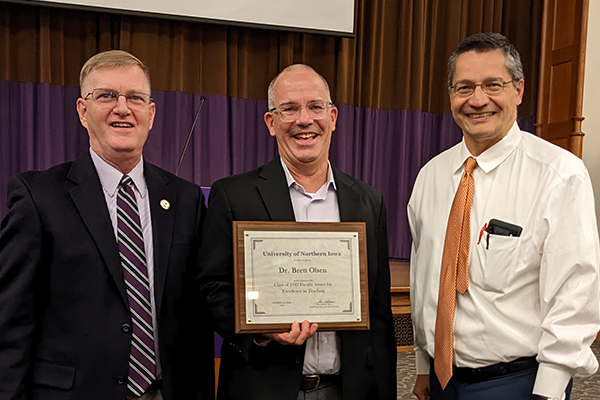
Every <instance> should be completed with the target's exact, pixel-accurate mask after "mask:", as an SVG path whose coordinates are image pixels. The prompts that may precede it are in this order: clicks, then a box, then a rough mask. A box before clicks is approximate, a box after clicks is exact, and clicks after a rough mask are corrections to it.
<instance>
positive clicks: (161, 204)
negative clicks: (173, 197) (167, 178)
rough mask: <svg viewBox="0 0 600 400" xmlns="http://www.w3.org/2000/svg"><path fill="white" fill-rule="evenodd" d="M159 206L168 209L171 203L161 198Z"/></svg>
mask: <svg viewBox="0 0 600 400" xmlns="http://www.w3.org/2000/svg"><path fill="white" fill-rule="evenodd" d="M160 206H161V207H162V208H163V209H164V210H168V209H169V208H171V203H169V201H168V200H165V199H162V200H161V201H160Z"/></svg>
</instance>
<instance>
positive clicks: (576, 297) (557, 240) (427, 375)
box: [408, 33, 600, 400]
mask: <svg viewBox="0 0 600 400" xmlns="http://www.w3.org/2000/svg"><path fill="white" fill-rule="evenodd" d="M448 87H449V95H450V103H451V109H452V114H453V116H454V119H455V121H456V123H457V124H458V125H459V126H460V127H461V129H462V131H463V140H462V142H461V143H459V144H457V145H456V146H454V147H452V148H451V149H449V150H447V151H445V152H443V153H442V154H440V155H438V156H437V157H435V158H434V159H432V160H431V161H430V162H429V163H428V164H427V165H425V167H423V169H422V170H421V171H420V173H419V175H418V177H417V180H416V182H415V186H414V188H413V193H412V196H411V199H410V201H409V204H408V218H409V222H410V227H411V233H412V237H413V248H412V254H411V281H410V287H411V304H412V318H413V322H414V326H415V350H416V359H417V374H418V377H417V381H416V384H415V387H414V394H415V395H416V396H417V398H419V399H420V400H424V399H429V398H431V399H432V400H439V399H443V400H446V399H461V400H462V399H465V400H471V399H486V400H493V399H511V400H529V399H564V398H567V399H568V397H569V394H570V390H571V383H570V382H571V378H572V377H573V376H588V375H591V374H593V373H594V372H595V371H596V370H597V368H598V362H597V360H596V358H595V357H594V354H593V353H592V351H591V349H590V345H591V343H592V341H593V340H594V338H595V337H596V334H597V333H598V330H599V328H600V324H599V322H600V317H599V286H598V261H599V250H598V231H597V225H596V216H595V212H594V199H593V194H592V187H591V184H590V178H589V176H588V173H587V170H586V168H585V166H584V165H583V162H582V161H581V160H580V159H578V158H577V157H575V156H574V155H572V154H571V153H569V152H567V151H565V150H563V149H561V148H559V147H556V146H554V145H552V144H550V143H548V142H546V141H544V140H541V139H539V138H537V137H536V136H535V135H532V134H530V133H527V132H523V131H521V130H520V129H519V127H518V125H517V123H516V118H517V106H518V105H519V104H520V103H521V100H522V96H523V92H524V77H523V69H522V64H521V61H520V57H519V53H518V52H517V50H516V49H515V48H514V46H513V45H512V44H511V43H510V42H509V41H508V40H507V39H506V38H505V37H504V36H502V35H500V34H497V33H480V34H476V35H473V36H471V37H469V38H467V39H465V41H464V42H463V43H461V44H460V45H459V47H458V48H457V49H456V50H455V51H454V53H453V54H452V56H451V57H450V61H449V63H448ZM471 157H472V158H474V159H475V160H476V165H475V167H474V169H473V172H472V177H473V181H474V189H473V191H472V193H473V194H472V206H471V210H470V232H469V233H468V235H467V237H466V241H467V243H466V250H467V251H468V253H467V258H466V260H468V263H465V264H466V265H467V266H468V270H467V271H468V272H467V276H468V288H467V289H466V291H464V294H460V293H459V291H458V286H457V292H453V293H455V294H456V305H455V311H454V315H453V330H452V328H450V331H451V332H452V333H453V342H452V343H451V347H450V349H451V351H450V352H449V353H450V356H449V357H450V360H451V361H452V364H448V365H450V368H449V374H448V375H445V376H447V377H449V378H447V379H438V376H437V375H439V373H437V372H436V371H439V370H438V366H435V368H434V365H435V360H436V357H437V356H440V357H442V356H441V355H440V354H442V352H441V351H440V352H439V353H440V354H438V355H437V356H436V354H435V349H436V348H437V346H436V345H435V341H436V319H437V318H439V315H441V314H442V313H438V293H439V289H440V276H441V273H440V271H441V270H442V268H441V265H442V254H443V252H444V243H445V240H446V239H445V238H446V231H447V229H446V228H447V224H448V217H449V214H450V209H451V206H452V204H453V199H454V197H455V193H456V192H457V188H458V187H459V183H460V180H461V176H462V175H463V171H464V170H465V165H466V164H467V162H465V161H466V160H467V159H469V158H471ZM466 210H467V211H465V212H466V213H467V214H466V215H467V217H466V221H467V223H466V224H468V208H467V209H466ZM453 235H454V233H453V232H451V233H450V234H449V235H448V236H449V237H452V236H453ZM450 240H452V239H450ZM459 274H460V273H459ZM438 314H439V315H438ZM450 321H452V315H451V316H450ZM451 327H452V325H451ZM451 337H452V336H451ZM452 345H453V347H452ZM452 365H453V366H452ZM448 379H449V380H448Z"/></svg>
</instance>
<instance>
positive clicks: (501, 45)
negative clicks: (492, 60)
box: [448, 32, 525, 87]
mask: <svg viewBox="0 0 600 400" xmlns="http://www.w3.org/2000/svg"><path fill="white" fill-rule="evenodd" d="M497 49H500V50H502V52H503V53H504V57H505V58H506V64H505V66H506V70H507V71H508V73H509V74H510V76H511V77H512V79H513V84H514V85H515V86H517V85H518V82H519V81H520V80H521V79H525V75H524V74H523V64H522V63H521V56H520V55H519V52H518V51H517V49H516V48H515V46H513V44H512V43H511V42H509V41H508V39H507V38H506V37H505V36H503V35H501V34H499V33H494V32H485V33H476V34H474V35H471V36H469V37H468V38H466V39H465V40H463V42H462V43H461V44H459V45H458V47H457V48H456V50H454V52H453V53H452V55H451V56H450V59H449V60H448V87H450V86H452V79H454V72H455V70H456V60H457V59H458V57H459V56H460V55H461V54H464V53H466V52H468V51H476V52H478V53H484V52H486V51H493V50H497Z"/></svg>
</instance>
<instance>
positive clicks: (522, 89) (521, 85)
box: [515, 79, 525, 105]
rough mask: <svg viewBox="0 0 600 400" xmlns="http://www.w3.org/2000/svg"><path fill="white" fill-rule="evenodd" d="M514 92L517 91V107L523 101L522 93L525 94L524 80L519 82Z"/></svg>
mask: <svg viewBox="0 0 600 400" xmlns="http://www.w3.org/2000/svg"><path fill="white" fill-rule="evenodd" d="M515 90H516V91H517V105H519V104H521V102H522V101H523V93H525V79H521V80H520V81H519V84H518V85H517V87H516V88H515Z"/></svg>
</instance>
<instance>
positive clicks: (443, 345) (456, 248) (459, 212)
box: [434, 157, 477, 389]
mask: <svg viewBox="0 0 600 400" xmlns="http://www.w3.org/2000/svg"><path fill="white" fill-rule="evenodd" d="M475 165H477V161H476V160H475V159H474V158H473V157H469V158H468V159H467V162H466V166H465V172H464V173H463V175H462V177H461V178H460V184H459V185H458V189H457V191H456V195H455V196H454V201H453V202H452V208H451V209H450V217H449V218H448V227H447V228H446V240H445V242H444V253H443V255H442V269H441V273H440V293H439V295H438V306H437V319H436V321H435V357H434V363H435V365H434V366H435V374H436V375H437V378H438V380H439V381H440V384H441V385H442V389H445V388H446V385H448V381H450V378H451V377H452V358H453V354H454V332H453V324H454V307H455V305H456V292H459V293H460V294H465V292H466V291H467V289H468V288H469V246H470V244H471V203H472V202H473V186H474V183H473V175H472V172H473V169H474V168H475Z"/></svg>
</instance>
